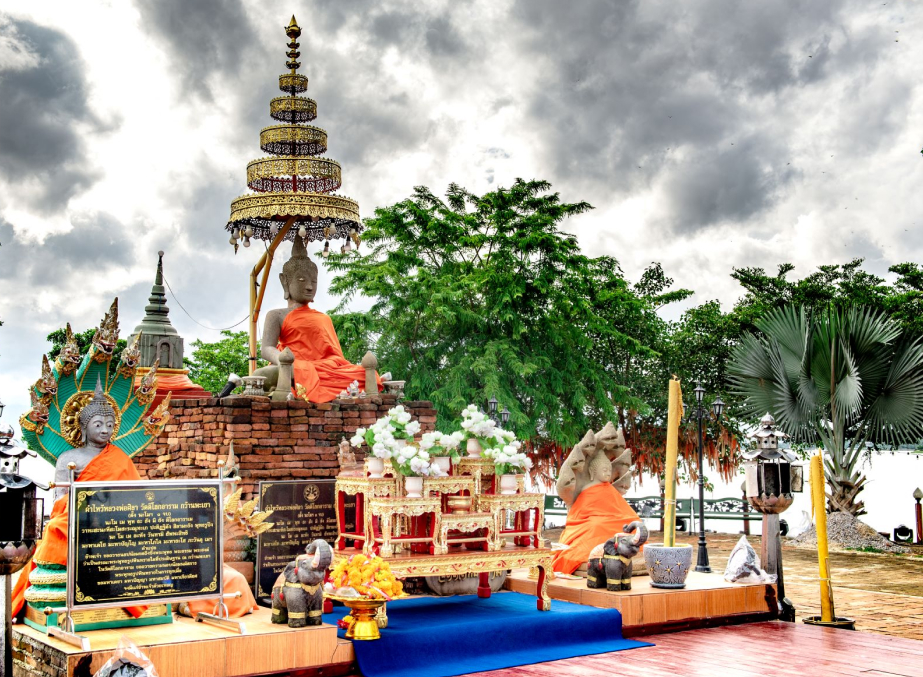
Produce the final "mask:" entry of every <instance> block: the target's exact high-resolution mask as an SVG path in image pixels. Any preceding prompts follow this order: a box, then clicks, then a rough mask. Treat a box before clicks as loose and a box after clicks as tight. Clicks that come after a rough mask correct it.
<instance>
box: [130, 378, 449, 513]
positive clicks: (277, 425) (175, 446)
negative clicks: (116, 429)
mask: <svg viewBox="0 0 923 677" xmlns="http://www.w3.org/2000/svg"><path fill="white" fill-rule="evenodd" d="M397 403H398V400H397V396H396V395H384V394H382V395H378V396H375V397H368V398H356V399H345V400H334V401H333V402H328V403H325V404H311V403H308V402H303V401H300V400H291V401H288V402H270V401H269V400H268V398H265V399H264V398H249V397H226V398H223V399H220V400H219V399H217V398H210V399H200V400H182V401H177V402H171V404H170V415H171V416H172V419H171V421H170V422H169V423H168V424H167V426H166V428H165V429H164V432H163V434H162V435H161V436H160V437H158V438H157V439H156V440H154V441H153V442H152V443H151V444H150V446H148V447H147V449H145V450H144V451H142V452H141V453H140V454H138V456H136V457H135V459H134V461H135V465H136V466H137V468H138V472H140V473H141V476H142V477H148V478H150V479H199V478H206V477H215V476H216V468H217V462H218V461H219V460H220V459H222V458H225V457H226V456H227V453H228V448H229V446H228V445H229V444H230V442H231V440H233V441H234V453H235V454H236V456H237V460H238V462H239V464H240V476H241V486H242V487H243V489H244V498H245V499H247V498H252V497H253V495H254V494H255V493H256V489H257V484H258V483H259V482H260V481H261V480H290V479H304V478H308V477H317V478H333V477H336V474H337V472H338V470H339V463H338V462H337V445H338V444H339V442H340V440H341V439H342V438H343V437H344V436H345V437H346V438H347V439H349V438H350V437H352V435H353V434H354V433H355V431H356V428H360V427H368V426H370V425H371V424H373V423H374V422H375V421H376V420H378V419H379V418H380V417H381V416H383V415H384V414H385V413H387V411H388V410H389V409H390V408H391V407H393V406H395V405H396V404H397ZM401 404H402V405H403V406H404V407H405V408H406V409H407V410H409V411H410V414H411V415H412V416H413V418H414V419H415V420H417V421H419V422H420V426H421V429H422V431H423V432H427V431H431V430H434V429H435V425H436V410H435V409H433V405H432V403H431V402H427V401H419V402H406V401H405V402H401Z"/></svg>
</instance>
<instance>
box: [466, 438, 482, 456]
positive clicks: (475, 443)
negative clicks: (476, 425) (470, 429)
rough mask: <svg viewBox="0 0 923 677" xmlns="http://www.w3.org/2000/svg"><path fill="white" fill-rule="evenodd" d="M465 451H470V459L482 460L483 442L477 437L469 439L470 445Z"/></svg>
mask: <svg viewBox="0 0 923 677" xmlns="http://www.w3.org/2000/svg"><path fill="white" fill-rule="evenodd" d="M465 449H467V451H468V458H480V456H481V452H482V451H483V448H482V447H481V441H480V440H479V439H477V438H476V437H469V438H468V443H467V445H466V446H465Z"/></svg>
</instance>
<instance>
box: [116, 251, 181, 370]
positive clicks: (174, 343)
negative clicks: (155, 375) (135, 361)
mask: <svg viewBox="0 0 923 677" xmlns="http://www.w3.org/2000/svg"><path fill="white" fill-rule="evenodd" d="M147 301H148V303H147V305H146V306H145V307H144V319H143V320H141V324H139V325H138V326H137V327H135V330H134V331H133V332H132V334H131V336H130V337H129V341H128V342H129V344H130V343H131V342H132V341H134V340H135V337H137V336H138V334H140V335H141V336H140V337H139V338H138V348H139V349H140V350H141V361H140V366H142V367H150V366H151V365H152V364H153V363H154V361H155V360H156V359H158V358H159V359H160V366H162V367H164V368H165V369H182V368H183V339H182V337H181V336H180V335H179V332H177V331H176V329H175V328H174V327H173V324H172V323H171V322H170V309H169V308H168V307H167V295H166V289H165V288H164V285H163V252H162V251H159V252H157V272H156V273H155V275H154V284H153V285H151V295H150V296H149V297H148V299H147Z"/></svg>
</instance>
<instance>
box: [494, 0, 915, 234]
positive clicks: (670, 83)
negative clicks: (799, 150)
mask: <svg viewBox="0 0 923 677" xmlns="http://www.w3.org/2000/svg"><path fill="white" fill-rule="evenodd" d="M513 14H514V17H515V19H516V21H518V22H519V23H520V24H521V30H519V31H510V33H511V34H512V35H519V36H521V37H520V40H521V43H522V46H523V48H524V49H525V50H527V52H528V53H531V54H532V55H533V56H534V60H535V63H536V64H540V65H537V66H536V68H537V69H539V68H540V69H541V76H540V78H537V79H538V82H539V83H540V85H539V86H537V87H536V88H535V91H534V93H533V94H532V97H531V100H530V101H529V120H528V122H527V123H526V124H527V126H528V125H534V126H535V128H537V129H538V130H540V132H539V133H540V134H542V135H543V136H544V137H547V138H555V139H556V143H548V144H546V145H545V147H544V151H545V158H546V161H547V162H548V164H549V166H550V167H552V172H553V173H554V174H556V175H558V176H562V177H567V178H566V179H565V180H566V181H571V180H579V182H580V184H581V185H582V186H584V191H586V190H587V189H589V190H591V191H593V192H595V193H596V194H600V193H602V192H603V187H604V190H605V194H607V198H606V199H611V198H609V197H608V195H609V194H611V192H612V191H613V190H614V191H615V192H616V193H617V194H622V195H625V194H630V193H632V192H634V191H637V190H639V189H643V188H645V187H648V186H650V185H651V184H652V183H653V182H654V181H655V180H656V179H658V178H665V179H666V185H667V192H668V193H669V195H670V197H669V206H670V222H671V223H670V227H671V228H674V229H677V230H684V229H687V228H700V227H705V226H708V225H711V224H715V223H720V222H723V221H728V220H730V221H741V220H744V219H747V218H751V217H753V216H755V215H758V214H760V213H762V212H764V211H765V210H767V209H769V208H770V207H772V206H773V205H774V204H775V203H776V199H777V197H778V196H779V195H780V188H782V187H783V186H785V185H787V184H788V183H790V182H791V181H792V180H793V179H795V178H797V174H796V173H795V172H794V171H793V170H792V169H791V167H788V166H787V165H786V161H787V160H786V158H787V157H789V155H790V152H791V143H792V137H791V133H792V132H794V131H795V130H796V129H797V126H798V125H799V123H800V118H801V117H805V118H806V117H808V116H811V115H813V114H814V113H815V112H816V111H814V110H804V111H803V112H802V115H799V114H798V112H797V111H794V110H786V108H785V106H786V104H787V103H788V102H789V101H794V100H797V99H796V97H797V96H798V95H799V94H802V93H804V92H805V91H806V89H807V88H811V87H818V86H819V85H822V84H824V83H825V82H826V81H827V80H829V79H830V78H832V77H834V76H835V75H836V76H840V75H841V74H842V70H843V67H844V66H843V65H842V64H848V65H847V66H846V68H851V69H855V70H854V75H861V74H862V73H864V72H865V73H867V72H869V70H870V69H871V68H873V67H874V65H875V63H876V61H877V58H878V57H877V53H878V52H880V51H881V50H883V49H886V48H887V47H888V45H889V44H890V42H892V41H886V40H883V39H882V37H883V36H884V35H885V33H886V30H887V29H885V28H884V27H883V26H881V25H878V24H876V23H869V24H867V25H864V26H859V27H856V26H852V25H850V21H851V17H852V16H853V14H851V13H850V11H849V7H848V6H847V4H846V3H812V2H807V1H795V0H792V1H790V2H784V3H762V4H755V5H754V4H744V5H741V4H739V3H733V2H728V1H726V0H714V1H712V2H703V3H697V4H696V8H695V10H694V11H692V10H691V8H689V7H687V6H685V5H683V4H677V3H669V2H662V3H657V2H654V3H651V2H643V3H642V2H639V1H637V0H636V1H633V2H615V1H600V2H581V3H569V4H562V3H558V2H554V1H553V0H548V1H545V2H540V1H535V0H526V1H524V2H518V3H517V4H516V6H515V9H514V13H513ZM522 58H524V59H527V60H528V56H526V55H525V54H523V55H522ZM902 98H904V97H902ZM769 111H778V112H779V113H781V114H783V115H788V116H790V118H788V121H789V122H790V123H791V125H790V126H789V127H788V128H785V127H782V126H776V127H773V124H774V123H775V122H776V121H775V120H772V119H771V118H769V119H767V117H766V116H767V114H769ZM902 112H903V111H902ZM783 121H784V120H783ZM759 126H762V127H764V128H766V129H767V131H765V132H761V133H754V132H752V131H750V130H752V129H753V128H755V127H757V128H758V127H759ZM769 128H772V132H769V131H768V130H769ZM876 131H877V130H876ZM731 143H735V144H736V145H735V146H734V148H731V146H730V144H731ZM676 158H679V159H676ZM571 177H573V179H572V178H571Z"/></svg>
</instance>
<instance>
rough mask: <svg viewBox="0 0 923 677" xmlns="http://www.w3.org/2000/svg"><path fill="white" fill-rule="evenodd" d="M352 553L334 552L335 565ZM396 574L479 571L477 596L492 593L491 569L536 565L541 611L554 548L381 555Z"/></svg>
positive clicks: (545, 605)
mask: <svg viewBox="0 0 923 677" xmlns="http://www.w3.org/2000/svg"><path fill="white" fill-rule="evenodd" d="M349 556H350V553H346V552H337V551H334V553H333V563H334V566H335V565H336V563H337V562H339V561H340V560H341V559H347V558H349ZM382 559H383V560H384V561H385V562H387V563H388V566H389V567H390V569H391V573H393V574H394V575H395V576H396V577H397V578H407V577H412V576H453V575H461V574H471V573H476V574H478V577H479V583H478V597H490V580H489V575H490V572H491V571H503V570H506V569H522V568H528V569H537V570H538V581H537V585H536V586H535V595H536V597H537V603H536V606H537V608H538V610H539V611H548V610H549V609H551V598H550V597H549V596H548V582H549V580H550V579H551V576H552V573H551V564H552V560H553V559H554V552H553V551H552V550H551V549H550V548H535V547H531V546H527V547H521V546H515V545H507V546H505V547H503V548H501V549H499V550H493V551H483V550H463V551H460V552H449V553H447V554H444V555H442V554H439V555H432V554H425V553H402V554H399V555H392V556H390V557H382Z"/></svg>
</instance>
